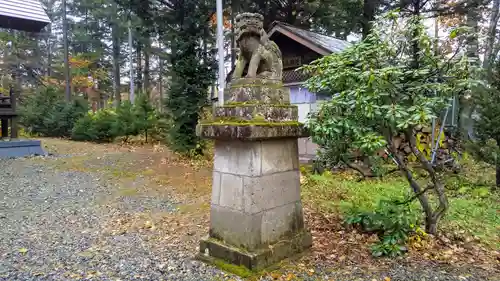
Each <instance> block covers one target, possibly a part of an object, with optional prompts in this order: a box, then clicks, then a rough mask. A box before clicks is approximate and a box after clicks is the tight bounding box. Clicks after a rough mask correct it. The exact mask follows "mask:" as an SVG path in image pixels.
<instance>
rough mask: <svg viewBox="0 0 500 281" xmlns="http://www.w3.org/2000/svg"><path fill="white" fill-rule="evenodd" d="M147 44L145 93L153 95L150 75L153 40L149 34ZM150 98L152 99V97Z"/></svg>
mask: <svg viewBox="0 0 500 281" xmlns="http://www.w3.org/2000/svg"><path fill="white" fill-rule="evenodd" d="M146 36H147V37H146V44H145V46H144V90H143V92H144V93H148V94H151V89H150V87H151V85H150V84H151V83H150V82H151V74H150V65H149V64H150V61H149V59H150V52H151V38H150V37H149V34H147V35H146ZM150 98H152V97H151V96H150Z"/></svg>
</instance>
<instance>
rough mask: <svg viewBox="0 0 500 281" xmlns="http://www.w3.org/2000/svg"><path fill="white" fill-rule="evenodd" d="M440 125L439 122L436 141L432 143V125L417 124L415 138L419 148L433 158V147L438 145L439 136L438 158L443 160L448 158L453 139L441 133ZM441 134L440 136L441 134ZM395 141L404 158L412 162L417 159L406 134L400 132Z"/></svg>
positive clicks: (429, 157)
mask: <svg viewBox="0 0 500 281" xmlns="http://www.w3.org/2000/svg"><path fill="white" fill-rule="evenodd" d="M439 129H440V125H439V124H438V125H437V126H436V128H435V131H434V143H433V144H432V127H431V126H417V127H416V128H415V138H416V144H417V148H418V149H419V150H420V151H421V152H422V153H423V154H424V155H425V156H426V158H427V159H429V160H430V159H431V155H432V147H435V146H436V141H437V140H438V138H439V143H438V149H437V154H436V159H437V160H438V161H439V160H442V159H446V158H448V155H449V153H450V152H449V150H448V148H450V147H452V146H453V140H452V139H451V138H449V137H448V136H446V135H445V134H444V133H441V135H440V134H439ZM439 135H440V136H439ZM393 143H394V146H395V147H396V149H397V150H398V152H399V154H400V155H401V156H403V158H404V159H407V160H408V161H410V162H412V161H415V160H416V157H415V155H413V154H412V152H411V148H410V143H409V141H408V140H406V137H405V135H404V134H400V135H398V136H395V137H394V138H393Z"/></svg>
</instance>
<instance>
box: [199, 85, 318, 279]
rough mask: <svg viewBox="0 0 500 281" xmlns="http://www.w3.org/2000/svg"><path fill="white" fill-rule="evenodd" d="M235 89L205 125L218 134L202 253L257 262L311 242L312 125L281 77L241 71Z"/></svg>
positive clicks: (209, 134) (205, 130)
mask: <svg viewBox="0 0 500 281" xmlns="http://www.w3.org/2000/svg"><path fill="white" fill-rule="evenodd" d="M235 85H236V86H235ZM229 91H230V93H232V96H231V99H230V100H229V101H228V103H227V104H226V105H225V106H222V107H219V108H216V110H215V114H214V119H213V120H204V121H202V122H200V124H199V125H198V127H197V134H198V135H199V136H201V137H205V138H211V139H215V159H214V171H213V184H212V202H211V213H210V215H211V220H210V232H209V235H208V237H207V238H206V239H204V240H202V241H201V243H200V255H199V256H200V257H201V258H205V259H208V260H210V259H211V258H218V259H223V260H225V261H227V262H230V263H233V264H236V265H243V266H245V267H247V268H249V269H251V270H256V269H260V268H264V267H267V266H269V265H271V264H273V263H276V262H278V261H280V260H282V259H284V258H287V257H290V256H292V255H294V254H296V253H299V252H302V251H303V250H304V249H307V248H309V247H310V246H311V243H312V241H311V235H310V233H309V232H307V231H306V230H305V228H304V219H303V213H302V204H301V199H300V172H299V157H298V145H297V139H298V138H299V137H304V136H306V133H305V131H304V128H303V126H302V125H301V124H299V123H298V122H297V108H296V107H295V106H292V105H290V104H289V100H288V96H287V93H286V88H283V87H282V85H281V82H277V81H272V80H271V81H270V80H262V79H238V80H236V81H235V82H233V83H232V87H231V88H230V90H229ZM283 97H286V98H283Z"/></svg>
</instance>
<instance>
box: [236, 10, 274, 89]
mask: <svg viewBox="0 0 500 281" xmlns="http://www.w3.org/2000/svg"><path fill="white" fill-rule="evenodd" d="M263 21H264V17H263V16H262V15H260V14H253V13H242V14H239V15H238V16H236V23H235V34H236V42H237V44H238V48H239V54H238V60H237V62H236V67H235V70H234V73H233V77H232V78H233V79H238V78H241V77H242V75H243V72H244V71H245V69H246V70H247V75H246V77H248V78H263V79H276V80H281V79H282V74H283V62H282V59H281V51H280V49H279V48H278V45H276V43H274V42H273V41H271V40H269V37H268V35H267V33H266V31H265V30H264V27H263Z"/></svg>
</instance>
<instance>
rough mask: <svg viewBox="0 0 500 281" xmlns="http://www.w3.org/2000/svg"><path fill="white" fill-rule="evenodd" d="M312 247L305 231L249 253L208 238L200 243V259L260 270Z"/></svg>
mask: <svg viewBox="0 0 500 281" xmlns="http://www.w3.org/2000/svg"><path fill="white" fill-rule="evenodd" d="M311 245H312V236H311V234H310V233H309V232H306V231H303V232H301V233H298V234H296V235H295V236H293V237H290V238H288V239H284V240H281V241H279V242H277V243H275V244H273V245H268V247H267V248H266V249H260V250H256V251H253V252H248V251H246V250H244V249H239V248H235V247H234V246H231V245H227V244H225V243H224V242H221V241H219V240H216V239H213V238H209V237H206V238H204V239H202V240H201V241H200V253H199V254H198V256H197V257H198V258H199V259H201V260H204V261H206V262H209V263H213V262H214V260H215V259H222V260H224V261H226V262H229V263H231V264H235V265H242V266H245V267H246V268H248V269H250V270H260V269H263V268H266V267H268V266H270V265H272V264H275V263H277V262H279V261H281V260H283V259H286V258H289V257H292V256H294V255H296V254H299V253H302V252H303V251H304V250H307V249H309V248H310V247H311Z"/></svg>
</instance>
